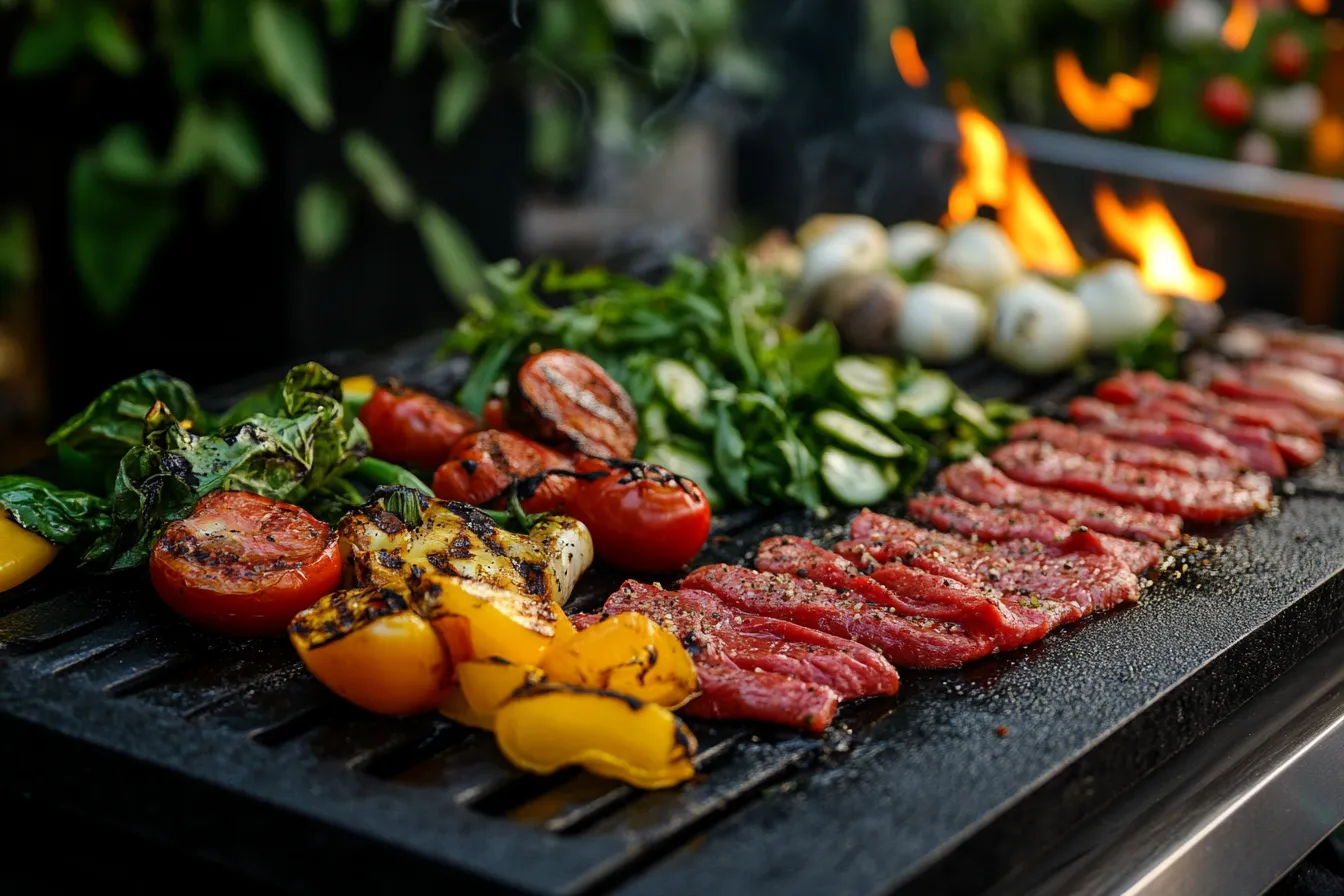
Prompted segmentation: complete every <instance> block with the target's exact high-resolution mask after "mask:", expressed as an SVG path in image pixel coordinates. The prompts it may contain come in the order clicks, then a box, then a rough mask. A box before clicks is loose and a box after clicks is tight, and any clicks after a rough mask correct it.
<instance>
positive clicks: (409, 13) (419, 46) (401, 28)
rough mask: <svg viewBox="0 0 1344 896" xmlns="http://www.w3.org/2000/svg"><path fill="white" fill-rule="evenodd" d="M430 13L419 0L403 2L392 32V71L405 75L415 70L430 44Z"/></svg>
mask: <svg viewBox="0 0 1344 896" xmlns="http://www.w3.org/2000/svg"><path fill="white" fill-rule="evenodd" d="M429 28H430V25H429V13H428V12H426V11H425V8H424V6H422V5H421V4H420V2H419V0H401V5H400V6H398V7H397V18H396V22H395V24H394V26H393V30H392V71H394V72H396V73H397V74H399V75H404V74H406V73H407V72H409V71H410V70H411V69H413V68H415V66H416V63H418V62H419V61H420V58H421V57H422V56H423V55H424V53H425V47H426V46H427V45H428V43H429Z"/></svg>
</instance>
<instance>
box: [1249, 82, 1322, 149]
mask: <svg viewBox="0 0 1344 896" xmlns="http://www.w3.org/2000/svg"><path fill="white" fill-rule="evenodd" d="M1324 105H1325V103H1324V100H1323V99H1322V98H1321V89H1320V88H1319V87H1317V86H1316V85H1315V84H1312V83H1311V82H1310V81H1301V82H1299V83H1297V84H1294V85H1292V86H1291V87H1280V88H1277V89H1276V88H1266V89H1264V90H1262V91H1260V96H1259V97H1258V98H1257V99H1256V103H1255V121H1256V124H1258V125H1260V127H1262V128H1264V129H1265V130H1267V131H1269V132H1270V133H1274V134H1283V135H1285V136H1289V137H1296V136H1300V135H1301V134H1305V133H1306V132H1307V131H1309V130H1311V127H1312V125H1314V124H1316V122H1317V120H1318V119H1320V117H1321V112H1322V111H1323V109H1324Z"/></svg>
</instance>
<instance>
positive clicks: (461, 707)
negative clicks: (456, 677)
mask: <svg viewBox="0 0 1344 896" xmlns="http://www.w3.org/2000/svg"><path fill="white" fill-rule="evenodd" d="M439 712H440V713H441V714H442V715H444V716H445V717H447V718H449V719H452V720H453V721H454V722H457V723H458V724H459V725H466V726H467V727H468V728H480V729H482V730H483V731H494V730H495V714H494V713H492V712H477V711H476V710H474V709H472V708H471V704H470V703H468V702H467V696H466V695H465V694H463V693H462V688H460V687H457V686H454V687H453V688H452V690H450V691H449V692H448V696H447V697H444V698H443V702H442V703H440V704H439Z"/></svg>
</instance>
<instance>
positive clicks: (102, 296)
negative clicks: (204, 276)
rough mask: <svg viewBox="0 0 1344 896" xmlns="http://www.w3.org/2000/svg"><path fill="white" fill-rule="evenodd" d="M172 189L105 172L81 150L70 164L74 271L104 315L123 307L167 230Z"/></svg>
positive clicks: (172, 217)
mask: <svg viewBox="0 0 1344 896" xmlns="http://www.w3.org/2000/svg"><path fill="white" fill-rule="evenodd" d="M176 221H177V206H176V204H175V202H174V198H173V196H172V194H171V193H168V192H166V191H164V190H161V189H158V188H153V187H137V186H134V185H131V184H127V183H124V182H122V181H120V180H117V179H114V178H112V177H110V176H109V175H108V174H107V172H106V171H105V170H104V167H103V163H102V161H101V159H100V158H99V157H98V156H96V155H94V154H92V153H87V152H86V153H84V154H82V155H81V156H79V158H77V159H76V160H75V163H74V165H73V166H72V168H71V169H70V241H71V252H72V254H73V256H74V261H75V271H76V272H77V273H78V274H79V278H80V281H81V282H82V283H83V284H84V288H85V289H86V290H88V293H89V297H90V299H92V300H93V304H94V307H95V308H96V309H97V310H98V312H99V313H100V314H102V315H104V316H105V317H115V316H117V315H119V314H120V313H121V312H122V311H124V310H125V308H126V305H127V303H128V302H129V301H130V298H131V296H132V294H133V293H134V291H135V288H136V287H137V286H138V285H139V283H140V278H141V277H142V276H143V274H144V272H145V269H146V268H148V267H149V263H150V261H151V260H152V259H153V257H154V253H155V252H156V251H157V250H158V248H159V246H160V245H162V244H163V242H164V240H166V239H167V238H168V235H169V234H170V233H171V232H172V229H173V225H174V224H175V223H176Z"/></svg>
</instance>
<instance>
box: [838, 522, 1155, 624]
mask: <svg viewBox="0 0 1344 896" xmlns="http://www.w3.org/2000/svg"><path fill="white" fill-rule="evenodd" d="M850 530H851V534H852V535H853V537H854V540H853V541H850V542H841V543H840V544H838V545H836V550H837V551H838V552H839V553H841V554H843V555H845V556H847V557H849V558H850V559H853V560H855V561H856V562H858V560H859V559H863V560H866V561H870V562H876V563H893V562H897V561H900V562H903V563H908V564H911V565H914V566H918V567H920V568H921V569H926V570H928V571H930V572H936V573H939V574H941V575H961V576H964V577H976V578H978V579H980V580H981V581H983V582H985V583H987V584H990V585H992V586H993V587H996V588H998V589H999V590H1000V591H1001V592H1002V593H1003V594H1004V596H1005V598H1008V597H1010V596H1012V597H1017V598H1018V601H1019V603H1020V604H1022V605H1023V606H1024V607H1033V608H1034V607H1036V606H1040V607H1042V608H1049V607H1050V606H1051V605H1058V606H1063V607H1065V608H1066V609H1067V618H1065V619H1064V620H1062V621H1064V622H1069V621H1072V620H1073V619H1077V618H1079V617H1081V616H1085V615H1087V614H1088V613H1092V612H1097V611H1101V610H1109V609H1110V608H1111V607H1114V606H1116V605H1117V604H1120V603H1123V602H1125V601H1132V600H1138V596H1139V580H1138V578H1136V577H1135V575H1134V573H1132V572H1130V571H1129V569H1128V568H1127V567H1126V566H1125V565H1124V564H1123V563H1121V562H1120V561H1119V560H1117V559H1115V558H1114V557H1112V556H1110V555H1109V554H1107V553H1106V552H1105V549H1104V547H1103V546H1102V545H1101V544H1100V542H1099V541H1098V540H1097V536H1096V533H1094V532H1081V533H1077V534H1075V535H1072V536H1070V537H1069V539H1068V540H1067V541H1065V542H1063V543H1061V544H1058V545H1050V546H1046V545H1043V544H1041V543H1040V542H1037V541H1023V540H1018V541H1005V542H1001V543H998V544H973V543H971V542H969V541H967V540H966V539H964V538H958V537H957V536H955V535H947V534H945V533H942V532H932V531H930V530H928V529H923V528H920V527H919V526H916V525H915V524H914V523H912V522H909V521H908V520H900V519H896V518H894V517H889V516H883V515H882V514H879V513H873V512H872V511H870V510H865V511H863V512H861V513H860V514H859V515H858V516H857V517H855V518H854V521H853V523H851V524H850Z"/></svg>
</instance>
